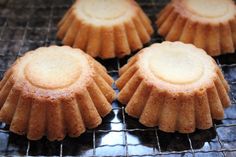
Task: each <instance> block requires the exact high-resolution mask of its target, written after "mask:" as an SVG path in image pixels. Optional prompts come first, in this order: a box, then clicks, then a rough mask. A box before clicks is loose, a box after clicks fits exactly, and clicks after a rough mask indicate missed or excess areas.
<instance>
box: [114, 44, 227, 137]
mask: <svg viewBox="0 0 236 157" xmlns="http://www.w3.org/2000/svg"><path fill="white" fill-rule="evenodd" d="M119 74H120V78H119V79H118V80H117V81H116V85H117V87H118V88H119V89H120V93H119V95H118V100H119V101H120V102H121V103H122V104H125V105H126V108H125V111H126V112H127V113H128V115H130V116H132V117H136V118H139V121H140V123H142V124H143V125H145V126H148V127H154V126H159V129H160V130H163V131H166V132H174V131H178V132H181V133H191V132H194V131H195V129H197V128H198V129H208V128H210V127H212V119H216V120H221V119H223V117H224V108H226V107H228V106H229V105H230V99H229V96H228V91H229V86H228V84H227V82H226V80H225V79H224V76H223V74H222V72H221V70H220V69H219V67H218V66H217V64H216V63H215V61H214V59H212V58H211V57H210V56H209V55H207V54H206V52H205V51H204V50H202V49H199V48H196V47H195V46H194V45H192V44H184V43H181V42H168V41H166V42H163V43H157V44H153V45H151V46H150V47H147V48H144V49H143V50H141V51H140V52H139V53H138V54H137V55H135V56H134V57H132V58H131V59H130V60H129V62H128V63H127V64H126V65H124V66H123V67H122V68H121V69H120V71H119Z"/></svg>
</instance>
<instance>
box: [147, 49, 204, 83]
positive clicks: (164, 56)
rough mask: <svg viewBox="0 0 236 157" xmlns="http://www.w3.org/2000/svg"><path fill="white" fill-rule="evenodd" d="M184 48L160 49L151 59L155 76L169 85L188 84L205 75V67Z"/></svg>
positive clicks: (151, 66) (150, 64)
mask: <svg viewBox="0 0 236 157" xmlns="http://www.w3.org/2000/svg"><path fill="white" fill-rule="evenodd" d="M191 53H193V52H190V51H188V50H186V49H183V48H173V49H170V48H159V49H158V51H156V52H153V53H152V55H151V56H150V59H149V61H150V62H149V66H150V69H151V71H152V72H153V74H154V75H155V76H156V77H158V78H160V79H162V80H164V81H166V82H169V83H173V84H188V83H193V82H195V81H197V80H198V79H199V78H201V76H202V74H203V65H202V63H201V61H199V60H198V58H196V57H195V56H194V55H192V54H191Z"/></svg>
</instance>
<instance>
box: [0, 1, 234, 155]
mask: <svg viewBox="0 0 236 157" xmlns="http://www.w3.org/2000/svg"><path fill="white" fill-rule="evenodd" d="M168 2H169V0H138V3H139V4H140V5H141V7H142V8H143V9H144V11H145V12H146V13H147V14H148V16H149V17H150V19H151V20H152V22H153V27H154V28H155V29H156V26H155V25H154V21H155V14H156V13H158V12H159V11H160V10H161V9H162V8H163V7H164V6H165V5H166V4H167V3H168ZM72 3H73V1H72V0H0V77H1V78H2V76H3V73H4V72H5V70H6V69H7V68H8V67H9V66H10V65H11V64H12V63H13V62H14V61H15V60H16V58H17V57H19V56H22V55H23V54H24V53H25V52H26V51H28V50H32V49H35V48H37V47H40V46H48V45H52V44H57V45H61V43H60V41H59V40H57V39H56V36H55V34H56V31H57V29H56V24H57V23H58V21H59V20H60V19H61V17H62V16H63V14H64V13H65V11H66V10H67V9H68V8H69V7H70V6H71V4H72ZM161 41H163V38H161V37H160V36H158V35H157V34H154V35H153V37H152V40H151V42H150V43H148V44H146V45H145V46H148V45H150V44H151V43H154V42H161ZM129 57H130V56H129ZM129 57H125V58H124V59H111V60H105V61H103V60H98V61H99V62H101V63H102V64H103V65H104V66H106V68H107V69H108V71H109V74H110V75H111V76H112V77H113V78H114V79H117V78H118V69H119V68H120V67H121V66H122V65H124V64H125V63H126V62H127V59H128V58H129ZM215 60H216V61H217V63H218V65H219V66H220V67H221V68H222V70H223V72H224V75H225V77H226V79H227V80H228V81H229V84H230V86H231V91H230V97H231V102H232V106H231V107H230V108H228V109H226V110H225V117H224V119H223V120H222V121H215V122H214V127H212V128H211V129H208V130H204V131H203V130H197V131H196V132H194V133H192V134H180V133H165V132H162V131H160V130H158V128H146V127H144V126H142V125H141V124H139V123H138V121H137V119H134V118H131V117H129V116H128V115H127V114H126V113H125V112H124V107H123V106H122V105H121V104H119V103H118V102H117V101H115V102H113V104H112V106H113V110H112V112H111V113H110V114H109V115H108V116H107V117H105V118H104V119H103V123H102V124H101V125H100V126H99V127H98V128H96V129H93V130H88V131H87V132H86V133H84V134H83V135H81V136H80V137H79V138H69V137H66V138H65V139H64V140H63V141H61V142H49V141H48V140H47V139H46V138H43V139H42V140H39V141H29V140H27V139H26V138H25V137H24V136H18V135H15V134H13V133H10V132H9V131H8V130H9V126H7V125H6V124H4V123H0V156H159V155H160V156H168V157H169V156H187V157H191V156H214V157H218V156H219V157H221V156H223V157H226V156H227V157H234V156H236V105H235V102H236V101H235V98H236V55H235V54H231V55H224V56H221V57H217V58H215ZM113 88H114V89H115V90H116V91H117V92H118V89H117V88H116V87H115V86H113Z"/></svg>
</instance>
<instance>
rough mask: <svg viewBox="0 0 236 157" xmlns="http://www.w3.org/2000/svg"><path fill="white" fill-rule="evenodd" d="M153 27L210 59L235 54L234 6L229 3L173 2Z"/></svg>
mask: <svg viewBox="0 0 236 157" xmlns="http://www.w3.org/2000/svg"><path fill="white" fill-rule="evenodd" d="M156 24H157V26H158V33H159V34H160V35H162V36H164V37H165V39H166V40H168V41H182V42H184V43H192V44H194V45H195V46H197V47H199V48H202V49H204V50H205V51H206V52H207V53H208V54H209V55H211V56H218V55H221V54H225V53H234V51H235V47H236V40H235V38H236V34H235V29H236V5H235V4H234V2H233V1H232V0H222V1H221V0H210V1H207V2H205V1H203V0H190V1H188V0H183V1H181V0H172V1H171V2H170V3H169V4H167V6H166V7H165V8H164V9H163V10H162V11H161V12H160V14H158V15H157V21H156Z"/></svg>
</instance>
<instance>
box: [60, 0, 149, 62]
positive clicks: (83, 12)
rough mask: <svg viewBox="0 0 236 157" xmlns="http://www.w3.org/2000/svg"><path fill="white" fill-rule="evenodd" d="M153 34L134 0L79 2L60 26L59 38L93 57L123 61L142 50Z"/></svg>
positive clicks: (147, 20)
mask: <svg viewBox="0 0 236 157" xmlns="http://www.w3.org/2000/svg"><path fill="white" fill-rule="evenodd" d="M152 33H153V29H152V27H151V22H150V20H149V19H148V17H147V16H146V14H145V13H144V12H143V11H142V9H141V8H140V7H139V6H138V4H137V3H136V2H135V1H134V0H77V1H76V2H75V3H74V5H73V6H72V7H71V8H70V9H69V10H68V11H67V13H66V14H65V15H64V17H63V18H62V20H61V21H60V22H59V24H58V32H57V36H58V38H60V39H62V40H63V43H64V44H65V45H70V46H72V47H76V48H80V49H82V50H84V51H85V52H86V53H88V54H89V55H91V56H93V57H100V58H103V59H106V58H114V57H123V56H125V55H129V54H130V53H131V51H134V50H137V49H141V48H142V47H143V44H144V43H147V42H149V41H150V35H151V34H152Z"/></svg>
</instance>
